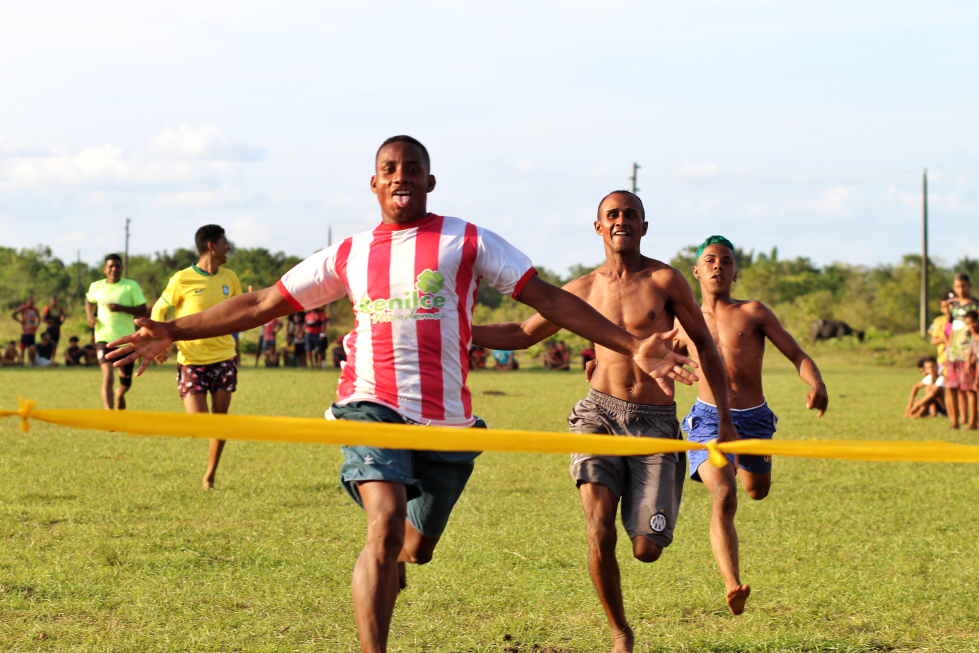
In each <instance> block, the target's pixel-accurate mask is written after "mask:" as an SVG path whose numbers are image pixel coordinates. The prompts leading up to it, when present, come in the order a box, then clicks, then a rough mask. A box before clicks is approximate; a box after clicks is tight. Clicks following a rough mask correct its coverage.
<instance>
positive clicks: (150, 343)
mask: <svg viewBox="0 0 979 653" xmlns="http://www.w3.org/2000/svg"><path fill="white" fill-rule="evenodd" d="M133 322H135V323H136V326H138V327H139V329H138V330H137V331H136V333H134V334H132V335H131V336H125V337H123V338H119V339H118V340H114V341H112V342H110V343H109V344H108V346H109V347H118V349H116V351H113V352H112V353H110V354H107V355H106V358H108V359H109V360H111V361H113V363H112V364H113V365H114V366H115V367H122V366H123V365H126V364H128V363H133V362H135V361H136V359H137V358H142V359H143V364H142V365H140V366H139V369H138V370H136V376H139V375H141V374H142V373H143V370H145V369H146V368H147V367H149V366H150V361H152V360H153V359H154V358H156V357H157V356H160V355H161V354H163V353H165V352H166V351H167V349H169V348H170V345H171V344H173V339H172V338H170V335H169V332H168V331H167V327H166V325H165V324H164V323H163V322H155V321H153V320H151V319H149V318H145V317H140V318H137V319H135V320H133Z"/></svg>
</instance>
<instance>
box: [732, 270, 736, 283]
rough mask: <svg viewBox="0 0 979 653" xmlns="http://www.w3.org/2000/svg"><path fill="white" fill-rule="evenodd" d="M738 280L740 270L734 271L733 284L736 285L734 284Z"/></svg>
mask: <svg viewBox="0 0 979 653" xmlns="http://www.w3.org/2000/svg"><path fill="white" fill-rule="evenodd" d="M737 280H738V270H735V271H734V278H733V279H731V283H734V282H735V281H737Z"/></svg>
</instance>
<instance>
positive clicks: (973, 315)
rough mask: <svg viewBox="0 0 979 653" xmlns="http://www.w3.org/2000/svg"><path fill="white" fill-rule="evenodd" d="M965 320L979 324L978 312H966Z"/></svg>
mask: <svg viewBox="0 0 979 653" xmlns="http://www.w3.org/2000/svg"><path fill="white" fill-rule="evenodd" d="M965 318H966V319H972V320H975V321H976V322H979V311H966V314H965Z"/></svg>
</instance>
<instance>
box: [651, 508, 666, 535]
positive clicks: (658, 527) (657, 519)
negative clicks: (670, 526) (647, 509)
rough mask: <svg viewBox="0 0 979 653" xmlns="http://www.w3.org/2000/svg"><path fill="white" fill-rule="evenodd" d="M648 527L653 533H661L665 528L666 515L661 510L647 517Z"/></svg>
mask: <svg viewBox="0 0 979 653" xmlns="http://www.w3.org/2000/svg"><path fill="white" fill-rule="evenodd" d="M649 527H650V528H651V529H653V532H654V533H662V532H663V531H664V530H665V529H666V515H664V514H663V513H661V512H658V513H656V514H655V515H653V516H652V517H650V518H649Z"/></svg>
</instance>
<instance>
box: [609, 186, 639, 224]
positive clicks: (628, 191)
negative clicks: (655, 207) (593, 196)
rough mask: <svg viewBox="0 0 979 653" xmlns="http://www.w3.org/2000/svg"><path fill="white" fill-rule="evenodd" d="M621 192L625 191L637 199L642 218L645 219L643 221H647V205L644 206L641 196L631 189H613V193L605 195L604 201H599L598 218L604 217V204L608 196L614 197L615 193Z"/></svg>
mask: <svg viewBox="0 0 979 653" xmlns="http://www.w3.org/2000/svg"><path fill="white" fill-rule="evenodd" d="M619 193H624V194H625V195H631V196H632V197H634V198H636V201H637V202H639V210H640V211H641V212H642V220H643V222H645V221H646V207H645V206H643V203H642V200H641V199H639V196H638V195H636V194H635V193H633V192H632V191H630V190H613V191H612V192H611V193H609V194H608V195H606V196H605V197H603V198H602V201H601V202H599V203H598V211H597V213H598V219H599V220H601V219H602V204H604V203H605V200H607V199H608V198H610V197H612V196H613V195H618V194H619Z"/></svg>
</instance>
